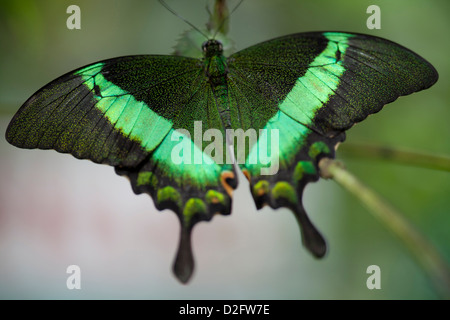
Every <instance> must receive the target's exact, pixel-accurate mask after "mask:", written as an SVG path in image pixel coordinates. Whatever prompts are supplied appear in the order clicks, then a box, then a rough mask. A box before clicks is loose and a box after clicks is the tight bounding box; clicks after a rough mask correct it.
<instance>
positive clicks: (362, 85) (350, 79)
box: [6, 32, 438, 283]
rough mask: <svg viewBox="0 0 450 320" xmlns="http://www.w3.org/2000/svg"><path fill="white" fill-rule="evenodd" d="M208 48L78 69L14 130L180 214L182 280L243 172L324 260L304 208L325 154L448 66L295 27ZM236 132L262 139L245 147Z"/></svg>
mask: <svg viewBox="0 0 450 320" xmlns="http://www.w3.org/2000/svg"><path fill="white" fill-rule="evenodd" d="M201 49H202V52H203V57H200V58H188V57H181V56H163V55H140V56H127V57H119V58H114V59H109V60H104V61H100V62H97V63H94V64H91V65H88V66H85V67H82V68H79V69H77V70H75V71H72V72H69V73H67V74H65V75H63V76H62V77H60V78H58V79H56V80H54V81H53V82H51V83H49V84H48V85H46V86H44V87H43V88H42V89H40V90H39V91H37V92H36V93H35V94H34V95H33V96H32V97H31V98H29V99H28V100H27V101H26V102H25V103H24V105H23V106H22V107H21V108H20V110H19V111H18V112H17V113H16V115H15V116H14V118H13V119H12V121H11V123H10V125H9V127H8V129H7V132H6V139H7V140H8V142H10V143H11V144H13V145H15V146H17V147H21V148H41V149H55V150H57V151H58V152H64V153H71V154H72V155H74V156H75V157H77V158H80V159H90V160H92V161H94V162H96V163H103V164H108V165H111V166H114V167H115V169H116V172H117V173H118V174H120V175H125V176H128V177H129V178H130V181H131V186H132V188H133V191H134V192H135V193H137V194H139V193H147V194H149V195H150V196H151V197H152V198H153V200H154V203H155V206H156V208H157V209H159V210H164V209H170V210H172V211H174V212H175V213H176V215H177V217H178V218H179V221H180V224H181V229H180V242H179V247H178V251H177V254H176V258H175V262H174V264H173V270H174V272H175V274H176V276H177V277H178V279H180V281H182V282H183V283H185V282H187V281H188V280H189V279H190V278H191V276H192V273H193V270H194V257H193V253H192V248H191V232H192V229H193V227H194V226H195V225H196V223H198V222H200V221H208V220H210V219H212V217H213V216H214V215H215V214H222V215H228V214H230V213H231V202H232V196H233V192H234V189H235V188H236V187H237V178H236V176H237V175H236V170H237V169H240V170H242V172H243V173H244V174H245V176H246V177H247V179H248V180H249V182H250V191H251V194H252V196H253V199H254V201H255V204H256V207H257V208H258V209H260V208H262V207H263V206H264V205H269V206H271V207H273V208H279V207H287V208H289V209H290V210H291V211H292V212H293V213H294V215H295V217H296V218H297V220H298V222H299V224H300V228H301V235H302V241H303V244H304V245H305V247H306V248H307V249H308V250H309V251H310V252H311V253H312V254H313V255H314V256H316V257H322V256H323V255H324V254H325V253H326V249H327V246H326V242H325V240H324V238H323V237H322V236H321V234H320V233H319V232H318V231H317V229H316V228H315V227H314V225H313V224H312V222H311V221H310V219H309V218H308V216H307V214H306V212H305V209H304V208H303V204H302V195H303V190H304V188H305V186H306V185H307V184H308V183H309V182H313V181H316V180H318V179H319V175H320V170H319V165H318V164H319V162H320V160H321V159H323V158H334V157H335V148H336V146H337V145H338V143H340V142H342V141H343V140H344V139H345V130H347V129H349V128H350V127H351V126H353V125H354V124H355V123H357V122H359V121H362V120H363V119H365V118H366V117H367V116H368V115H369V114H372V113H376V112H378V111H379V110H380V109H381V108H382V107H383V105H385V104H386V103H389V102H392V101H394V100H395V99H397V98H398V97H399V96H401V95H407V94H410V93H413V92H416V91H420V90H422V89H426V88H428V87H430V86H431V85H433V84H434V83H435V82H436V81H437V79H438V74H437V72H436V70H435V69H434V68H433V67H432V66H431V65H430V64H429V63H428V62H427V61H425V60H424V59H422V58H421V57H419V56H418V55H417V54H415V53H413V52H412V51H410V50H408V49H406V48H404V47H402V46H400V45H398V44H395V43H393V42H390V41H388V40H385V39H381V38H377V37H373V36H368V35H362V34H351V33H344V32H310V33H299V34H292V35H288V36H284V37H280V38H277V39H273V40H269V41H266V42H263V43H260V44H257V45H254V46H251V47H249V48H247V49H244V50H241V51H239V52H236V53H234V54H231V55H230V56H228V57H225V56H224V53H223V46H222V44H221V42H220V41H218V40H217V39H211V40H208V41H206V42H205V43H204V44H203V46H202V48H201ZM199 123H200V124H201V129H200V131H201V132H200V133H198V132H197V133H196V130H195V129H196V126H197V125H198V124H199ZM210 129H214V130H216V131H214V132H218V133H220V135H221V136H222V138H223V139H222V140H221V143H218V145H219V146H223V147H224V150H222V151H225V150H226V149H229V150H232V151H231V152H232V153H233V152H234V154H233V157H231V158H234V159H235V160H236V162H237V163H236V162H235V163H232V162H231V163H230V162H228V160H229V158H230V157H227V156H226V152H223V153H219V154H221V155H222V156H218V157H215V156H214V157H213V156H212V153H211V152H210V149H211V146H210V145H209V143H210V142H211V139H209V140H208V139H206V140H205V139H203V137H205V133H207V132H209V133H211V131H208V130H210ZM227 130H234V131H233V132H234V133H236V132H237V131H238V130H241V132H244V133H247V134H248V136H249V137H250V136H254V137H256V139H255V140H254V141H249V143H247V144H244V145H238V144H237V143H235V141H237V138H234V137H233V135H231V134H229V135H227V134H228V133H229V132H227ZM233 132H232V133H233ZM206 136H208V135H206ZM209 137H211V135H209ZM230 137H233V138H230ZM233 139H235V140H233ZM244 140H245V139H244ZM249 140H250V139H249ZM233 142H234V143H235V144H234V148H231V146H230V145H229V144H230V143H233ZM229 147H230V148H229ZM242 155H244V156H242ZM198 159H200V160H201V163H197V162H196V161H195V160H198ZM241 159H243V161H241ZM222 160H223V161H222ZM324 197H325V196H324ZM238 210H245V208H238Z"/></svg>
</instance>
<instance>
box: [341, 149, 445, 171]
mask: <svg viewBox="0 0 450 320" xmlns="http://www.w3.org/2000/svg"><path fill="white" fill-rule="evenodd" d="M339 153H340V154H341V155H342V154H343V155H349V156H357V157H365V158H380V159H383V160H391V161H395V162H400V163H403V164H407V165H413V166H418V167H426V168H431V169H436V170H443V171H449V172H450V157H449V156H444V155H435V154H429V153H425V152H417V151H411V150H406V149H398V148H389V147H384V146H376V145H366V144H351V143H346V144H343V145H342V146H340V148H339Z"/></svg>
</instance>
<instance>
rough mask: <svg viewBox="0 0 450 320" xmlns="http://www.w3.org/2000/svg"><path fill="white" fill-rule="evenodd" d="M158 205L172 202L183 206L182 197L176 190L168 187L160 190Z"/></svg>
mask: <svg viewBox="0 0 450 320" xmlns="http://www.w3.org/2000/svg"><path fill="white" fill-rule="evenodd" d="M157 199H158V203H161V202H165V201H171V202H174V203H176V204H177V205H178V206H181V195H180V193H179V192H178V191H177V190H175V188H173V187H170V186H167V187H164V188H162V189H159V190H158V194H157Z"/></svg>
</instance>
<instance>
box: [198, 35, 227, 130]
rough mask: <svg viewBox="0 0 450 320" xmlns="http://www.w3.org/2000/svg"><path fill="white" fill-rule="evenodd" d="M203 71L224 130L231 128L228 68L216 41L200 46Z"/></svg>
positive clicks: (221, 49)
mask: <svg viewBox="0 0 450 320" xmlns="http://www.w3.org/2000/svg"><path fill="white" fill-rule="evenodd" d="M202 49H203V55H204V58H203V61H204V71H205V75H206V77H207V79H208V82H209V85H210V86H211V89H212V92H213V94H214V98H215V102H216V106H217V110H218V112H219V114H220V117H221V119H222V122H223V124H224V126H225V128H230V127H231V121H230V110H229V101H228V84H227V74H228V66H227V61H226V58H225V57H224V56H223V47H222V44H221V43H220V42H219V41H217V40H214V39H212V40H208V41H206V42H205V43H203V45H202Z"/></svg>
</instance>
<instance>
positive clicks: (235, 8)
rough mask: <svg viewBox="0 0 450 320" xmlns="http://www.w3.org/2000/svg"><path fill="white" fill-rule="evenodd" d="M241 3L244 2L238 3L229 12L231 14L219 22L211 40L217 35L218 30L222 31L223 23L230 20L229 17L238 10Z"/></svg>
mask: <svg viewBox="0 0 450 320" xmlns="http://www.w3.org/2000/svg"><path fill="white" fill-rule="evenodd" d="M242 2H244V0H241V1H239V2H238V4H237V5H236V6H235V7H234V8H233V10H231V12H230V13H229V14H228V15H227V16H226V17H225V18H224V19H223V20H222V21H221V22H220V25H219V27H218V28H217V30H216V32H215V33H214V37H213V39H215V38H216V36H217V34H218V33H219V30H220V29H222V27H223V25H224V24H225V22H226V21H227V20H228V19H229V18H230V16H231V15H232V14H233V12H235V11H236V10H237V8H239V6H240V5H241V4H242Z"/></svg>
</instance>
